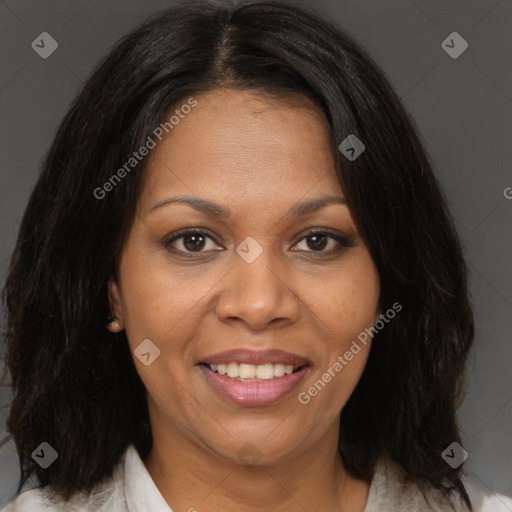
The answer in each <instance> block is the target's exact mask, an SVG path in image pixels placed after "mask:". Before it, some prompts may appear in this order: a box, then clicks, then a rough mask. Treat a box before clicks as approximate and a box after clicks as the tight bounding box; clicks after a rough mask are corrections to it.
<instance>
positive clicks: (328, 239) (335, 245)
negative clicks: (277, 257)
mask: <svg viewBox="0 0 512 512" xmlns="http://www.w3.org/2000/svg"><path fill="white" fill-rule="evenodd" d="M304 240H305V241H306V243H305V245H306V248H303V249H299V250H303V251H305V252H313V253H319V255H320V256H323V255H327V256H328V255H331V254H335V253H337V252H339V251H341V250H342V249H344V248H346V247H353V244H352V243H351V242H350V240H349V239H348V238H347V237H345V236H343V235H340V234H337V233H332V232H330V231H325V230H324V231H320V230H319V231H314V232H312V233H309V234H307V235H306V236H305V237H303V238H302V239H301V241H300V242H298V243H297V244H295V246H294V247H299V246H300V244H303V243H304V242H303V241H304ZM326 247H329V248H328V249H327V250H325V249H326Z"/></svg>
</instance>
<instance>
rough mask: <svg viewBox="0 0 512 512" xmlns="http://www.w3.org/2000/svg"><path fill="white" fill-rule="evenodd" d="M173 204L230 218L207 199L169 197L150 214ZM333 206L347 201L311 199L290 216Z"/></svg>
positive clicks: (337, 198) (291, 209) (222, 217)
mask: <svg viewBox="0 0 512 512" xmlns="http://www.w3.org/2000/svg"><path fill="white" fill-rule="evenodd" d="M173 203H185V204H188V205H190V206H191V207H192V208H194V209H195V210H197V211H198V212H201V213H204V214H205V215H208V216H210V217H217V218H220V219H227V218H229V217H230V212H229V210H228V209H226V208H224V207H223V206H221V205H220V204H217V203H214V202H212V201H208V200H207V199H201V198H199V197H187V196H178V197H169V198H168V199H164V200H162V201H159V202H158V203H156V204H155V205H154V206H152V207H151V209H150V210H149V212H150V213H151V212H153V211H154V210H157V209H159V208H162V207H163V206H167V205H169V204H173ZM331 204H342V205H346V204H347V200H346V199H345V198H344V197H342V196H325V197H318V198H316V199H310V200H309V201H303V202H301V203H298V204H296V205H295V206H294V207H292V208H290V210H289V212H288V215H289V216H291V217H301V216H303V215H308V214H310V213H313V212H316V211H318V210H320V209H322V208H324V207H325V206H328V205H331Z"/></svg>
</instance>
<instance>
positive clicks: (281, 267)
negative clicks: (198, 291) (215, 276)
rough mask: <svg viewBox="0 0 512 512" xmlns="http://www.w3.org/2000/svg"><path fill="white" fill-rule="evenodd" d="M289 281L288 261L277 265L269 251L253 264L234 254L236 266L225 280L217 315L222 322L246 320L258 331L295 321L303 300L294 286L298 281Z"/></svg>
mask: <svg viewBox="0 0 512 512" xmlns="http://www.w3.org/2000/svg"><path fill="white" fill-rule="evenodd" d="M290 280H291V277H290V273H289V272H287V271H286V263H281V264H278V262H277V259H276V257H274V256H273V255H272V254H271V251H270V250H269V251H266V250H264V251H263V252H262V254H260V256H258V258H256V260H254V261H252V262H251V263H248V262H247V261H245V260H244V259H243V258H242V257H240V256H239V255H238V254H235V255H234V262H233V268H232V270H231V271H230V272H228V274H227V275H226V276H225V278H224V279H223V280H222V283H223V285H224V286H223V288H222V291H221V292H220V294H219V296H218V299H217V305H216V310H217V317H218V318H219V320H221V321H223V322H243V323H245V324H246V325H247V326H248V327H250V328H251V329H255V330H261V329H264V328H266V327H268V326H269V325H270V324H271V323H272V325H273V326H274V324H276V325H277V324H278V323H279V324H282V325H283V326H284V325H286V324H290V323H294V322H296V321H297V320H298V318H299V313H300V302H299V299H298V297H297V295H296V293H295V292H294V289H293V288H294V285H296V283H292V282H290Z"/></svg>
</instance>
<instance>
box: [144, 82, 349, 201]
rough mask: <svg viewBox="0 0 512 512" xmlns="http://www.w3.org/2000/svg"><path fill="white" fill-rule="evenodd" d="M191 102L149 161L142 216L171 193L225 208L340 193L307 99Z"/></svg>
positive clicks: (215, 94) (321, 119)
mask: <svg viewBox="0 0 512 512" xmlns="http://www.w3.org/2000/svg"><path fill="white" fill-rule="evenodd" d="M194 98H195V99H196V101H197V105H196V106H195V107H194V108H193V109H192V110H191V111H190V112H189V113H188V114H186V115H183V114H182V116H180V117H181V118H180V121H179V123H178V124H176V125H175V126H174V128H173V129H172V131H170V132H169V133H168V134H167V135H165V136H164V137H163V138H162V141H161V142H158V141H157V142H158V143H157V145H156V147H155V148H154V149H152V150H151V152H150V154H149V156H148V159H147V163H146V169H145V176H144V183H143V187H142V191H141V197H140V200H141V206H142V207H143V209H144V210H147V208H148V207H151V205H150V204H149V203H152V204H154V203H155V202H156V201H159V200H162V199H165V196H166V195H168V194H171V193H173V194H174V193H175V192H178V193H186V194H187V195H190V194H191V193H192V194H195V195H199V196H203V197H204V196H210V197H212V194H215V197H216V198H219V196H222V197H224V198H225V199H226V200H233V199H235V196H238V197H245V198H253V199H255V200H257V199H260V200H263V199H266V200H268V199H269V197H273V198H281V199H285V196H286V194H289V195H290V196H291V197H292V199H294V200H297V197H301V196H303V195H305V194H307V193H308V191H309V190H311V189H312V188H313V187H315V188H316V189H317V190H318V192H330V193H335V192H340V191H341V188H340V185H339V182H338V180H337V177H336V172H335V164H334V158H333V153H332V148H331V145H330V140H329V126H328V123H327V120H326V119H325V116H324V115H323V114H322V112H321V110H320V109H319V108H318V107H317V106H316V105H315V104H314V103H313V102H312V101H311V100H309V99H308V98H305V97H303V96H297V95H295V96H289V97H283V98H274V97H268V96H262V95H261V94H258V93H255V92H249V91H241V90H215V91H209V92H207V93H204V94H201V95H197V96H195V97H194ZM186 101H187V98H185V99H184V101H183V103H185V102H186ZM180 104H181V103H179V104H178V105H177V106H174V107H173V109H172V110H171V112H169V115H168V116H166V117H170V115H172V113H173V112H175V111H176V109H179V105H180Z"/></svg>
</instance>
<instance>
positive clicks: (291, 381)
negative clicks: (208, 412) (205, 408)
mask: <svg viewBox="0 0 512 512" xmlns="http://www.w3.org/2000/svg"><path fill="white" fill-rule="evenodd" d="M309 367H310V363H309V361H308V360H306V359H304V358H302V357H300V356H297V355H295V354H290V353H287V352H283V351H282V350H276V349H274V350H264V351H259V352H256V351H253V350H248V349H239V350H230V351H226V352H222V353H219V354H215V355H213V356H209V357H206V358H204V359H203V360H202V361H200V362H199V368H200V370H201V371H202V372H203V374H204V375H205V377H206V379H207V381H208V382H209V384H210V385H211V386H212V387H213V388H214V389H215V390H216V391H217V392H219V393H220V394H221V395H222V396H224V397H225V398H227V399H228V400H230V401H231V402H234V403H236V404H237V405H242V406H252V407H254V406H262V405H269V404H271V403H274V402H276V401H278V400H280V399H281V398H283V397H284V396H286V395H288V394H289V393H290V392H291V391H292V389H293V388H295V387H296V386H297V385H298V383H299V382H300V380H301V379H302V378H303V377H304V375H305V374H306V373H307V371H308V369H309Z"/></svg>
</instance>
